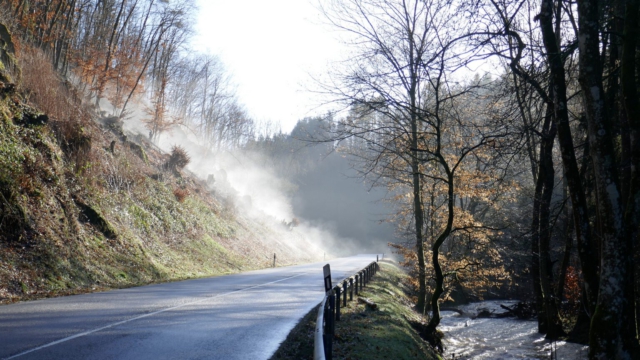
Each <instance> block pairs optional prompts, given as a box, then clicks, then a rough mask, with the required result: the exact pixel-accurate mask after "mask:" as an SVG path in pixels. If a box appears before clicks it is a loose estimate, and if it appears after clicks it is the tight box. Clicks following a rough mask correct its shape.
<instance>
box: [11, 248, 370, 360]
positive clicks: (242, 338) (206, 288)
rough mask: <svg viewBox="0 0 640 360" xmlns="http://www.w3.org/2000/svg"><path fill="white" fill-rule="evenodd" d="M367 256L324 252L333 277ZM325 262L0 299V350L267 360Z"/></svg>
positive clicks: (317, 288) (28, 355)
mask: <svg viewBox="0 0 640 360" xmlns="http://www.w3.org/2000/svg"><path fill="white" fill-rule="evenodd" d="M375 259H376V255H375V254H374V255H358V256H352V257H348V258H340V259H335V260H331V261H327V262H328V263H330V264H331V271H332V276H333V280H334V283H335V282H336V281H337V280H341V279H343V278H344V277H346V276H350V275H352V274H353V273H354V272H356V271H358V270H360V269H362V268H363V267H364V266H366V265H367V264H369V263H370V262H371V261H375ZM324 264H325V262H322V263H314V264H306V265H298V266H292V267H282V268H275V269H266V270H259V271H252V272H247V273H242V274H235V275H228V276H220V277H213V278H205V279H196V280H187V281H181V282H174V283H165V284H157V285H149V286H143V287H136V288H129V289H121V290H114V291H108V292H103V293H95V294H86V295H76V296H68V297H61V298H53V299H44V300H37V301H30V302H23V303H18V304H12V305H5V306H0V359H20V360H27V359H69V360H73V359H268V358H269V357H270V356H271V355H272V354H273V353H274V352H275V351H276V350H277V348H278V345H279V344H280V343H281V342H282V341H283V340H284V339H285V338H286V336H287V334H288V333H289V331H290V330H291V329H292V328H293V327H294V326H295V325H296V324H297V322H298V321H299V320H300V318H302V316H304V315H305V314H306V313H307V312H309V311H310V310H311V309H312V308H313V307H314V306H315V305H317V304H318V303H319V302H320V301H321V300H322V297H323V294H324V286H323V277H322V266H323V265H324Z"/></svg>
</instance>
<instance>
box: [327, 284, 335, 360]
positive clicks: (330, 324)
mask: <svg viewBox="0 0 640 360" xmlns="http://www.w3.org/2000/svg"><path fill="white" fill-rule="evenodd" d="M335 301H336V296H335V295H334V294H333V292H332V293H331V295H329V301H328V303H329V309H328V310H329V314H328V315H329V316H325V319H326V320H325V331H324V356H325V358H326V359H327V360H331V358H332V355H333V354H332V353H333V334H334V333H335V332H334V330H335ZM325 315H326V313H325Z"/></svg>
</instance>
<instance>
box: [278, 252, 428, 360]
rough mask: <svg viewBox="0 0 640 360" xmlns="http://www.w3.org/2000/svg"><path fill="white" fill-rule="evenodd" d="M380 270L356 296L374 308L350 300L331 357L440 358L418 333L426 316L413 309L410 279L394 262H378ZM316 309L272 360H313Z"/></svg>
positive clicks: (337, 324)
mask: <svg viewBox="0 0 640 360" xmlns="http://www.w3.org/2000/svg"><path fill="white" fill-rule="evenodd" d="M379 264H380V271H379V272H378V273H376V275H375V276H374V277H373V280H372V281H371V282H370V283H369V284H368V285H367V287H366V288H365V289H364V291H362V292H360V294H359V295H358V296H359V297H361V298H366V299H368V300H370V301H372V302H373V303H375V304H376V309H375V310H374V309H371V307H370V306H367V305H365V304H363V303H359V302H358V301H357V298H356V296H355V295H354V301H348V302H347V306H346V307H341V320H340V321H337V322H336V329H335V338H334V341H333V359H353V360H356V359H440V356H439V355H438V354H437V352H436V351H435V350H434V349H433V347H432V346H431V345H430V344H429V343H428V342H427V341H426V340H424V339H423V338H421V336H420V334H419V332H418V330H416V329H420V328H423V327H424V326H425V324H424V320H425V319H424V317H423V316H421V314H419V313H417V312H416V311H415V310H414V303H413V302H412V301H411V299H410V297H409V296H408V293H409V292H410V291H411V290H410V287H409V286H408V285H407V275H406V274H405V273H404V272H403V271H402V269H400V268H399V267H398V266H397V265H396V264H395V263H393V262H391V261H389V260H384V261H380V262H379ZM317 314H318V308H314V309H313V310H312V311H311V312H309V313H308V314H307V315H306V316H305V317H304V318H303V319H302V321H301V322H300V323H298V325H296V327H295V328H294V329H293V330H292V331H291V333H290V334H289V336H288V337H287V339H286V340H285V341H284V342H283V343H282V344H281V345H280V348H279V349H278V351H276V353H275V354H274V355H273V356H272V357H271V359H272V360H281V359H283V360H294V359H295V360H298V359H313V341H314V340H313V339H314V332H315V326H316V316H317Z"/></svg>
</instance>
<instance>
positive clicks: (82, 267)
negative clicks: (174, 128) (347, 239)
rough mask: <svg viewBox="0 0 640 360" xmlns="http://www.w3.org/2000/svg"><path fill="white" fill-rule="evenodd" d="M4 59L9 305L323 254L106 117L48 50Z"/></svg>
mask: <svg viewBox="0 0 640 360" xmlns="http://www.w3.org/2000/svg"><path fill="white" fill-rule="evenodd" d="M11 45H12V46H13V44H11ZM5 49H7V47H6V46H5ZM5 55H7V56H5ZM2 65H3V66H2V72H1V74H2V76H1V77H2V79H1V82H0V114H1V119H0V303H10V302H15V301H19V300H26V299H34V298H41V297H49V296H57V295H65V294H74V293H82V292H88V291H99V290H104V289H109V288H117V287H127V286H134V285H141V284H148V283H153V282H161V281H173V280H179V279H185V278H193V277H201V276H211V275H218V274H225V273H230V272H238V271H244V270H250V269H257V268H263V267H267V266H272V265H273V264H272V262H273V254H274V253H276V254H277V263H278V265H285V264H293V263H299V262H306V261H312V260H318V259H320V258H321V257H322V251H321V250H318V248H317V247H316V246H315V245H314V244H312V243H310V242H309V241H307V240H306V239H305V238H304V236H303V235H302V234H301V233H300V232H299V231H296V229H295V228H291V227H289V226H286V225H285V224H282V223H280V222H279V221H278V220H276V219H271V218H269V217H266V216H265V217H263V218H258V217H255V216H252V217H251V218H250V217H248V215H245V214H244V213H243V212H242V211H241V210H239V209H238V208H237V207H236V206H235V205H234V202H233V201H229V200H228V199H227V198H223V197H221V196H219V195H217V194H216V192H215V191H213V190H211V189H210V188H209V187H208V186H207V184H206V182H204V181H202V180H199V179H197V178H195V176H192V175H190V174H189V173H188V172H187V171H185V170H183V169H182V168H183V166H184V164H180V163H179V162H177V163H176V162H175V161H174V160H175V158H174V160H172V158H171V156H170V155H168V154H165V153H162V152H161V151H160V150H158V149H156V148H154V147H153V146H152V145H150V144H149V143H148V142H145V141H144V140H143V139H142V138H140V137H132V136H131V135H130V134H129V135H128V134H125V133H124V132H123V131H122V126H121V124H120V123H119V121H117V120H114V119H109V118H106V119H105V118H101V117H100V116H99V114H98V111H97V110H96V109H95V108H93V107H91V106H87V105H86V104H83V101H82V96H79V95H78V93H79V90H77V89H75V88H74V87H73V86H72V85H71V84H69V82H65V81H62V80H60V79H59V77H58V75H57V74H56V73H55V71H54V70H53V69H52V67H51V65H50V62H49V61H48V59H47V58H46V57H45V56H44V55H43V54H42V53H41V52H39V51H38V50H35V49H31V48H28V47H27V46H23V47H22V49H20V50H19V51H18V50H16V52H15V54H14V53H13V52H5V50H3V63H2ZM178 152H180V150H178ZM174 156H175V155H174Z"/></svg>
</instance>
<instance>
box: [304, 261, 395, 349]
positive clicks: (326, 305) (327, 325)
mask: <svg viewBox="0 0 640 360" xmlns="http://www.w3.org/2000/svg"><path fill="white" fill-rule="evenodd" d="M383 256H384V255H383ZM378 270H380V266H379V265H378V257H377V256H376V261H374V262H372V263H370V264H369V265H367V266H366V267H364V268H363V269H362V270H360V271H358V272H357V273H355V274H354V275H352V276H350V277H348V278H346V279H344V280H342V281H341V282H340V283H339V284H338V285H336V286H334V287H333V288H331V289H330V290H329V291H327V292H326V294H325V296H324V299H322V302H321V303H320V307H319V309H318V317H317V318H316V330H315V336H314V339H313V344H314V346H313V359H314V360H331V359H332V352H333V337H334V333H335V322H336V321H340V303H341V302H342V307H346V306H347V292H348V293H349V301H352V300H353V294H354V292H355V294H356V295H358V289H360V291H362V289H363V288H364V287H365V286H367V284H368V283H369V282H370V281H371V278H372V277H373V275H374V274H375V273H377V272H378ZM340 284H341V285H342V288H341V286H340ZM340 300H342V301H340Z"/></svg>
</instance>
